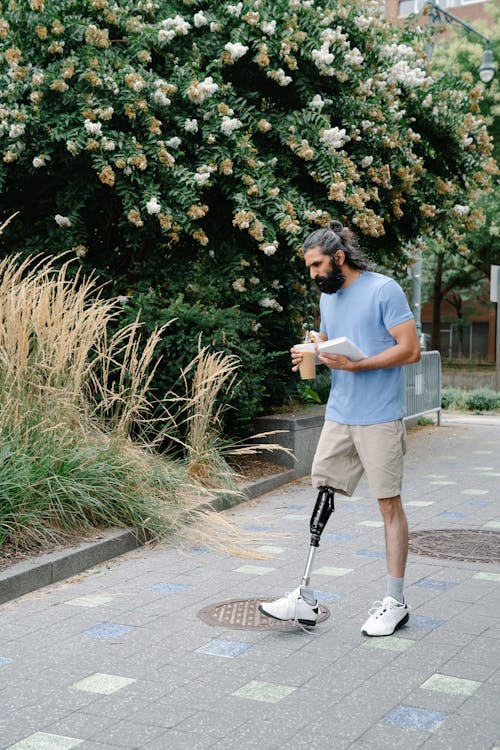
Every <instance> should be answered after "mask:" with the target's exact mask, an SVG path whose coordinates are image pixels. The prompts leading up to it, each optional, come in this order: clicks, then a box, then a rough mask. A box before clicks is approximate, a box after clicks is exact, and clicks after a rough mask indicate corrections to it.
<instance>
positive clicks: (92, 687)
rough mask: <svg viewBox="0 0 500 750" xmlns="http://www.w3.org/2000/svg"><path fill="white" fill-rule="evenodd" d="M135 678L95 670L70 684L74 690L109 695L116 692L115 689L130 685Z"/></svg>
mask: <svg viewBox="0 0 500 750" xmlns="http://www.w3.org/2000/svg"><path fill="white" fill-rule="evenodd" d="M133 682H135V680H133V679H131V678H129V677H120V675H117V674H104V673H102V672H95V673H94V674H91V675H89V676H88V677H85V678H84V679H83V680H80V681H79V682H75V683H74V685H71V687H72V688H75V690H85V691H86V692H88V693H101V695H111V693H116V691H117V690H122V688H124V687H127V685H131V684H132V683H133Z"/></svg>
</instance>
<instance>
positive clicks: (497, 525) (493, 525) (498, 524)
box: [483, 521, 500, 529]
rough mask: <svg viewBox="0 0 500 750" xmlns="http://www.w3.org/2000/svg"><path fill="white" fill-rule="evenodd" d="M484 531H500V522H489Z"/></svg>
mask: <svg viewBox="0 0 500 750" xmlns="http://www.w3.org/2000/svg"><path fill="white" fill-rule="evenodd" d="M483 529H500V521H488V523H485V524H484V526H483Z"/></svg>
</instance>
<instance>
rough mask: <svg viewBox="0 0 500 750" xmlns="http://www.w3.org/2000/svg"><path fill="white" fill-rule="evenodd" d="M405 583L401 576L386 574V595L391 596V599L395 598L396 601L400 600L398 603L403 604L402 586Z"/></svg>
mask: <svg viewBox="0 0 500 750" xmlns="http://www.w3.org/2000/svg"><path fill="white" fill-rule="evenodd" d="M404 584H405V579H404V577H403V578H393V577H392V576H390V575H388V576H387V594H386V595H387V596H392V598H393V599H395V600H396V601H397V602H400V604H404V600H405V598H404V595H403V588H404Z"/></svg>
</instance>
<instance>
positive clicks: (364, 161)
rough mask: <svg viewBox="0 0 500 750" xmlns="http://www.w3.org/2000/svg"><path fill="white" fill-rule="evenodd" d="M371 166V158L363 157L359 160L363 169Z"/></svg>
mask: <svg viewBox="0 0 500 750" xmlns="http://www.w3.org/2000/svg"><path fill="white" fill-rule="evenodd" d="M372 164H373V156H365V157H364V159H362V160H361V166H362V167H363V169H366V168H367V167H370V166H371V165H372Z"/></svg>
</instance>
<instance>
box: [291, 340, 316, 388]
mask: <svg viewBox="0 0 500 750" xmlns="http://www.w3.org/2000/svg"><path fill="white" fill-rule="evenodd" d="M293 348H294V349H296V350H297V351H298V352H300V353H301V354H302V361H301V362H300V364H299V372H300V377H301V378H302V380H314V378H315V377H316V344H295V346H294V347H293Z"/></svg>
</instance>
